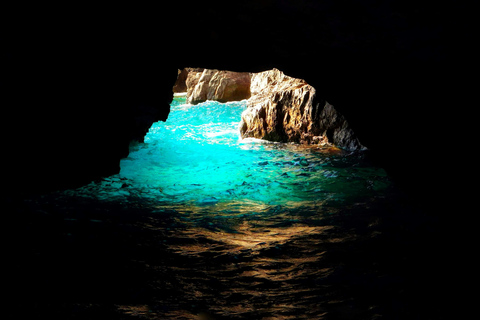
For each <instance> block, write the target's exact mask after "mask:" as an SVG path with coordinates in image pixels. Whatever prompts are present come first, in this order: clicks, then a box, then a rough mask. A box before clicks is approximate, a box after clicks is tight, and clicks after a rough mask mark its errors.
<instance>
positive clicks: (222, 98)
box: [176, 68, 251, 104]
mask: <svg viewBox="0 0 480 320" xmlns="http://www.w3.org/2000/svg"><path fill="white" fill-rule="evenodd" d="M185 73H188V74H187V76H186V79H185V88H186V92H187V103H192V104H197V103H200V102H204V101H207V100H214V101H219V102H228V101H240V100H244V99H248V98H250V78H251V75H250V73H248V72H233V71H223V70H211V69H198V68H197V69H195V68H186V69H184V70H182V71H181V72H180V73H179V77H178V78H177V83H176V86H177V88H183V84H182V82H183V78H184V76H185ZM179 79H180V80H179ZM176 90H178V89H176ZM177 92H179V91H177Z"/></svg>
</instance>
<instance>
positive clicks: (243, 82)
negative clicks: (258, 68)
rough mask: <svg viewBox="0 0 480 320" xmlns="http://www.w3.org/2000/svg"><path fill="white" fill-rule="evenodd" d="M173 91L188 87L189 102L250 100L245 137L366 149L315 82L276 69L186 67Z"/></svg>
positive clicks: (243, 122)
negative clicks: (323, 95)
mask: <svg viewBox="0 0 480 320" xmlns="http://www.w3.org/2000/svg"><path fill="white" fill-rule="evenodd" d="M173 91H174V92H185V91H186V92H187V103H192V104H196V103H200V102H204V101H206V100H215V101H220V102H227V101H239V100H243V99H248V102H247V106H248V108H247V109H246V110H245V111H244V112H243V113H242V118H241V123H240V134H241V136H242V137H243V138H248V137H252V138H258V139H265V140H270V141H279V142H297V143H302V144H320V145H326V144H333V145H335V146H337V147H341V148H344V149H349V150H360V149H364V146H363V145H362V144H361V143H360V142H359V140H358V138H357V137H356V135H355V134H354V132H353V130H352V129H351V127H350V126H349V124H348V122H347V121H346V120H345V118H344V117H343V116H342V115H341V114H340V113H339V112H338V111H337V110H336V109H335V108H334V107H333V106H332V105H331V104H329V103H328V102H326V101H324V100H321V99H318V98H317V97H316V91H315V88H314V87H312V86H311V85H309V84H308V83H307V82H306V81H305V80H302V79H297V78H292V77H290V76H287V75H285V74H284V73H283V72H282V71H280V70H278V69H272V70H268V71H264V72H259V73H247V72H232V71H220V70H211V69H202V68H185V69H183V70H181V71H179V74H178V78H177V82H176V83H175V86H174V88H173Z"/></svg>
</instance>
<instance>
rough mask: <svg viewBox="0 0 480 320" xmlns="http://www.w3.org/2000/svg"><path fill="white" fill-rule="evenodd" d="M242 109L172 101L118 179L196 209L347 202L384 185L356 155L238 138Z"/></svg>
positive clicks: (240, 105)
mask: <svg viewBox="0 0 480 320" xmlns="http://www.w3.org/2000/svg"><path fill="white" fill-rule="evenodd" d="M245 109H246V101H240V102H230V103H218V102H214V101H207V102H205V103H201V104H198V105H190V104H185V100H184V98H183V97H178V98H175V99H174V100H173V102H172V104H171V112H170V115H169V117H168V120H167V121H166V122H157V123H155V124H154V125H153V126H152V127H151V128H150V130H149V132H148V134H147V135H146V137H145V143H143V144H137V145H135V146H132V148H131V151H130V154H129V156H128V158H126V159H123V160H122V161H121V172H120V177H121V178H126V179H128V180H129V181H130V183H131V184H133V185H135V186H136V187H137V188H140V189H143V190H144V191H145V193H150V194H153V196H154V197H155V198H156V199H157V200H159V201H168V202H170V203H172V202H173V203H177V204H189V205H200V206H202V205H229V204H238V203H243V204H250V205H284V206H298V205H299V204H300V203H301V204H302V205H315V204H318V203H321V202H324V201H336V202H340V203H342V204H345V203H349V202H352V201H359V200H360V199H361V198H365V197H371V196H373V195H375V194H379V193H382V192H383V191H384V190H385V189H386V188H388V186H389V179H388V177H387V175H386V173H385V171H384V170H382V169H380V168H376V167H373V166H371V165H369V164H368V163H366V162H365V161H364V159H363V158H362V154H349V153H347V152H341V151H340V150H333V152H332V149H319V148H312V147H310V148H308V147H302V146H299V145H294V144H285V143H271V142H267V141H262V140H258V139H245V140H242V139H241V138H240V136H239V130H238V125H239V120H240V115H241V113H242V112H243V110H245Z"/></svg>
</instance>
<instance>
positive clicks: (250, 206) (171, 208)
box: [38, 97, 423, 319]
mask: <svg viewBox="0 0 480 320" xmlns="http://www.w3.org/2000/svg"><path fill="white" fill-rule="evenodd" d="M246 108H247V106H246V101H239V102H229V103H219V102H214V101H207V102H204V103H200V104H197V105H191V104H186V103H185V98H184V97H175V98H174V100H173V101H172V104H171V112H170V114H169V116H168V119H167V121H165V122H157V123H154V124H153V125H152V127H151V128H150V130H149V131H148V133H147V135H146V137H145V141H144V142H143V143H135V144H132V145H131V147H130V153H129V155H128V157H126V158H125V159H123V160H121V163H120V166H121V170H120V172H119V174H116V175H113V176H110V177H107V178H104V179H102V180H99V181H95V182H92V183H90V184H88V185H86V186H83V187H81V188H78V189H75V190H66V191H63V192H62V193H61V194H57V195H54V196H53V197H54V198H53V199H50V198H45V199H41V200H39V202H38V207H39V212H40V215H45V212H50V211H52V210H53V212H54V213H55V212H59V213H58V214H54V215H53V216H52V217H54V218H55V219H63V221H61V222H58V223H57V224H51V225H52V226H56V225H63V229H62V233H54V232H53V231H52V232H53V233H52V234H58V239H59V240H58V241H52V242H49V244H48V246H44V247H45V248H52V245H53V244H59V245H60V244H62V245H61V246H60V249H58V252H59V254H58V256H59V257H63V256H64V255H65V254H67V253H69V252H71V260H72V261H74V263H72V266H73V267H72V270H73V271H72V274H83V273H85V270H84V269H83V268H81V267H77V266H83V265H85V262H84V261H83V260H86V261H89V263H90V260H91V264H92V265H93V266H95V268H92V270H93V271H92V272H91V273H87V276H86V278H85V279H87V280H88V279H90V278H92V279H95V280H94V281H93V280H92V281H90V282H89V281H85V284H83V282H79V283H78V284H77V287H81V288H83V287H85V290H86V291H87V292H89V291H88V290H90V289H89V288H96V289H95V290H94V291H97V290H98V288H100V289H101V288H103V290H104V291H101V290H100V291H99V292H107V293H108V294H102V295H101V297H100V298H98V299H99V300H95V301H96V302H95V303H98V301H104V300H105V301H106V302H105V303H106V304H107V305H108V306H110V302H111V301H113V302H114V304H115V305H116V306H117V307H118V310H119V311H120V312H122V313H125V314H128V315H131V314H140V315H144V316H147V315H148V317H150V318H154V319H156V318H158V319H199V317H200V316H202V314H203V315H204V316H210V317H211V318H218V319H340V318H352V319H374V318H377V317H382V316H385V317H386V318H392V317H393V316H395V317H396V316H398V315H399V314H403V316H404V318H410V316H411V315H412V314H409V313H408V312H409V311H408V308H410V310H413V309H412V308H414V307H415V305H414V303H416V300H412V299H411V298H410V296H413V297H415V289H411V288H412V287H410V288H409V287H408V286H406V285H405V283H412V281H414V280H412V279H416V278H415V277H413V278H412V276H411V275H412V272H410V273H409V271H408V270H413V269H412V267H411V265H410V262H411V261H417V260H418V257H421V256H422V255H420V254H418V253H417V254H416V253H415V252H417V251H416V249H415V248H416V247H417V243H416V242H415V241H414V240H413V239H415V238H417V239H421V237H422V236H419V234H420V233H418V234H417V231H415V230H417V229H418V230H421V228H418V227H412V223H413V222H414V221H420V220H419V218H418V215H417V214H416V213H415V211H413V210H411V209H409V208H408V206H406V205H405V204H404V203H403V202H402V200H401V197H400V198H399V197H397V196H396V191H395V188H394V186H393V184H392V181H391V180H390V178H389V176H388V175H387V174H386V172H385V171H384V170H383V169H382V168H379V167H377V166H375V165H373V164H372V163H371V162H370V161H369V160H368V155H367V153H366V152H363V151H362V152H350V151H348V150H341V149H337V148H328V147H320V146H302V145H298V144H291V143H273V142H268V141H263V140H258V139H242V138H241V137H240V136H239V129H238V127H239V122H240V117H241V113H242V112H243V111H244V110H245V109H246ZM52 219H53V218H52ZM49 225H50V224H49ZM413 225H415V224H414V223H413ZM406 230H407V231H408V232H406ZM54 231H55V230H54ZM69 244H71V245H69ZM84 247H85V248H86V249H84V250H83V251H82V250H79V249H78V248H84ZM42 248H43V247H42ZM49 250H53V249H49ZM53 252H57V251H55V250H53ZM82 252H83V254H82ZM92 252H94V253H96V255H94V256H93V257H94V258H91V255H92ZM411 252H414V254H413V256H414V257H415V259H412V258H411V256H412V254H411ZM422 254H423V253H422ZM49 256H52V257H53V256H55V255H54V254H51V255H49ZM77 256H78V258H77ZM59 259H60V258H59ZM61 259H63V258H61ZM112 261H113V262H112ZM409 261H410V262H409ZM101 265H106V266H108V268H106V267H105V269H104V270H105V271H103V272H102V271H101V270H103V269H101V270H100V271H99V270H98V269H97V266H101ZM77 269H78V270H77ZM75 270H77V271H75ZM406 270H407V271H406ZM52 277H53V276H52ZM105 279H107V280H108V281H106V280H105ZM62 281H63V280H61V279H60V280H59V283H62ZM105 281H106V283H107V285H104V286H103V287H102V283H104V282H105ZM112 284H116V286H113V287H112ZM82 286H83V287H82ZM77 287H72V292H73V293H70V295H71V296H72V295H73V296H75V294H77V293H76V292H79V290H78V288H77ZM111 288H116V289H111ZM413 288H414V287H413ZM87 289H88V290H87ZM59 292H62V294H63V292H64V291H61V290H59ZM91 295H92V293H89V294H88V295H85V296H84V297H83V299H84V301H90V300H89V299H90V297H91ZM66 296H67V297H68V296H69V295H68V292H67V293H66ZM102 299H104V300H102ZM72 301H74V300H72ZM419 301H420V300H419ZM408 306H409V307H408ZM407 307H408V308H407ZM405 310H407V311H405ZM142 312H143V313H142ZM401 317H402V316H400V318H401Z"/></svg>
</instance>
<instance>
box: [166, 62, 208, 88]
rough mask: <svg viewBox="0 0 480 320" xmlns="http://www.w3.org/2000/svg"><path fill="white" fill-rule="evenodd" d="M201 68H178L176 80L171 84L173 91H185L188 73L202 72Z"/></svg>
mask: <svg viewBox="0 0 480 320" xmlns="http://www.w3.org/2000/svg"><path fill="white" fill-rule="evenodd" d="M203 70H204V69H203V68H184V69H182V70H178V76H177V81H175V84H174V85H173V89H172V90H173V92H174V93H179V92H187V83H186V81H187V78H188V75H189V74H190V73H198V72H203Z"/></svg>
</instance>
